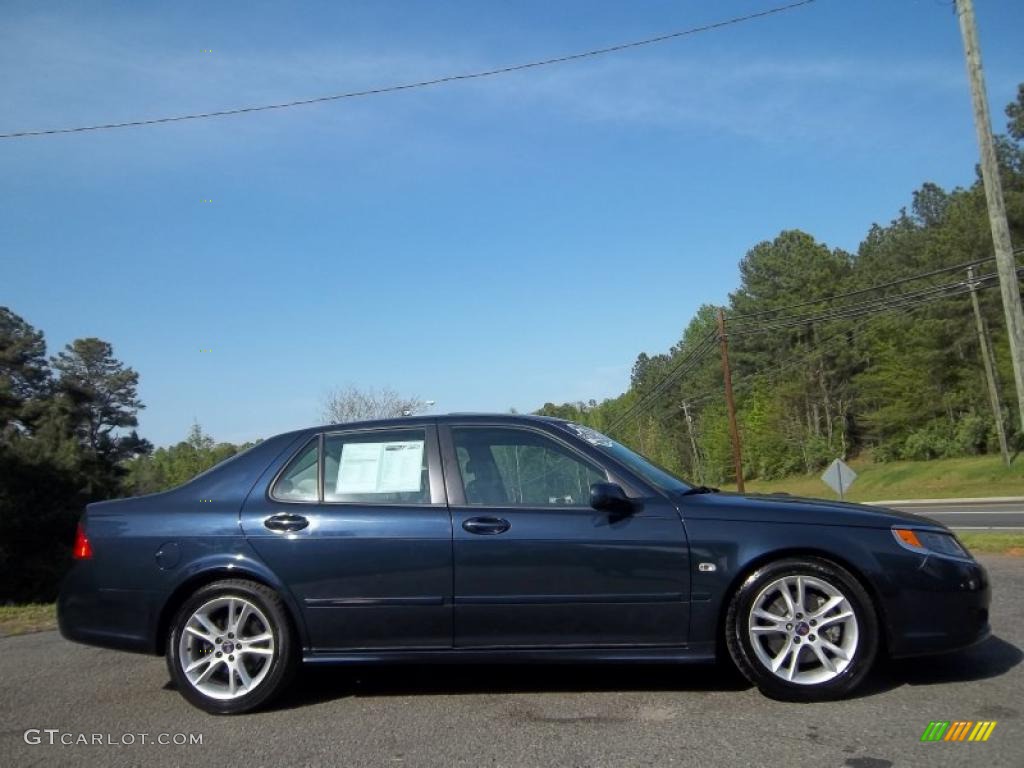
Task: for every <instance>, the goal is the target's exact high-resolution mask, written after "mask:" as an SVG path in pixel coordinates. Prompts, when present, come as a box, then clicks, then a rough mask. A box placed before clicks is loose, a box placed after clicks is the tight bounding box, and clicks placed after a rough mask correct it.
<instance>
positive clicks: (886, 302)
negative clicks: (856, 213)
mask: <svg viewBox="0 0 1024 768" xmlns="http://www.w3.org/2000/svg"><path fill="white" fill-rule="evenodd" d="M1022 271H1024V267H1018V268H1017V274H1018V275H1020V274H1022ZM996 279H998V275H996V274H995V273H991V274H988V275H981V276H979V277H977V278H975V282H976V283H977V284H978V285H979V286H981V287H986V288H987V287H989V284H990V283H991V282H992V281H994V280H996ZM982 284H984V285H982ZM969 290H970V286H969V284H968V282H967V281H966V280H958V281H956V282H953V283H944V284H942V285H937V286H931V287H929V288H923V289H920V290H917V291H910V292H908V293H902V294H896V295H891V296H881V297H878V298H875V299H870V300H868V301H864V302H859V303H857V304H852V305H850V306H846V307H837V308H835V309H830V310H827V311H825V312H823V313H821V314H818V315H802V316H795V317H789V318H779V319H777V320H775V321H770V322H768V323H766V324H764V325H761V326H757V327H749V328H739V329H735V330H730V335H735V336H747V335H751V334H755V333H771V332H773V331H781V330H786V329H788V328H794V327H798V326H803V325H809V324H812V323H816V322H823V321H828V320H843V319H850V318H854V317H860V316H862V315H866V314H871V313H872V312H884V311H887V310H890V309H898V308H900V307H902V306H909V305H913V304H914V303H917V302H918V301H929V300H931V299H933V298H934V299H942V298H950V297H952V296H959V295H960V294H962V293H965V292H968V291H969Z"/></svg>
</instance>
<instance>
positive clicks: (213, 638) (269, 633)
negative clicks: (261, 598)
mask: <svg viewBox="0 0 1024 768" xmlns="http://www.w3.org/2000/svg"><path fill="white" fill-rule="evenodd" d="M275 652H276V645H275V641H274V632H273V629H272V628H271V623H270V621H269V620H268V619H267V617H266V615H264V613H263V611H261V610H260V609H259V607H257V606H256V605H255V604H254V603H252V602H250V601H249V600H247V599H245V598H243V597H233V596H223V597H217V598H214V599H213V600H210V601H208V602H206V603H204V604H203V605H201V606H200V607H199V608H197V609H196V610H195V611H194V612H193V613H192V615H191V616H190V617H189V619H188V621H187V622H186V623H185V625H184V628H183V629H182V631H181V638H180V640H179V642H178V658H179V663H180V664H181V669H182V672H184V674H185V677H186V679H187V680H188V681H189V683H191V684H192V687H194V688H195V689H196V690H197V691H199V692H200V693H202V694H204V695H205V696H208V697H210V698H213V699H221V700H228V699H236V698H239V697H241V696H244V695H246V694H248V693H251V692H252V691H253V690H254V689H255V688H256V687H257V686H258V685H259V684H260V683H262V682H263V679H264V678H265V677H266V676H267V673H268V672H269V671H270V668H271V665H272V662H273V660H274V655H275Z"/></svg>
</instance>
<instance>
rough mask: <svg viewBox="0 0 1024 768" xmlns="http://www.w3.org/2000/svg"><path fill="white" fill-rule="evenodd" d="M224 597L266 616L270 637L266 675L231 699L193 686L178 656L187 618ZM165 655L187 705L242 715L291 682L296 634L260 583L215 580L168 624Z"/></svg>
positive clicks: (277, 599) (295, 661)
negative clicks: (237, 599)
mask: <svg viewBox="0 0 1024 768" xmlns="http://www.w3.org/2000/svg"><path fill="white" fill-rule="evenodd" d="M224 597H236V598H240V599H243V600H246V601H248V602H249V603H251V604H253V605H254V606H256V607H257V608H258V609H259V610H260V611H261V612H262V613H263V616H265V617H266V619H267V623H268V624H269V627H268V628H269V630H270V633H271V634H272V635H273V648H274V655H273V656H272V657H270V660H269V661H267V662H265V663H266V664H267V665H269V667H268V669H267V671H266V674H265V675H264V676H263V678H262V680H261V681H260V682H259V683H258V685H256V686H255V687H254V688H253V690H252V691H250V692H249V693H245V694H242V695H240V696H238V697H237V698H232V699H219V698H215V697H213V696H209V695H207V694H205V693H203V691H201V690H199V689H198V688H197V687H196V686H194V685H193V684H192V682H191V681H190V680H189V679H188V677H187V676H186V674H185V671H184V670H183V669H182V664H181V661H180V655H179V654H180V650H179V645H180V640H181V635H182V632H184V631H185V626H186V624H187V622H188V621H189V618H190V617H191V616H192V615H193V614H194V613H195V612H196V611H197V610H198V609H200V608H202V607H203V606H204V605H207V604H208V603H209V602H210V601H212V600H215V599H217V598H224ZM166 655H167V669H168V671H169V672H170V675H171V680H172V681H173V682H174V684H175V686H176V687H177V689H178V692H179V693H181V695H182V696H184V697H185V699H186V700H187V701H188V702H189V703H190V704H193V705H194V706H196V707H198V708H199V709H202V710H204V711H206V712H209V713H211V714H214V715H235V714H241V713H243V712H250V711H252V710H254V709H256V708H258V707H260V706H263V705H264V704H266V703H268V702H269V701H270V700H271V699H272V698H274V697H275V696H277V695H278V694H280V693H281V692H282V691H283V690H284V689H285V688H286V687H287V685H288V683H289V682H291V679H292V677H293V676H294V674H295V671H296V668H297V666H298V662H299V654H298V648H297V644H296V642H295V633H294V632H293V630H292V627H291V622H290V620H289V617H288V612H287V609H286V608H285V606H284V603H283V602H282V600H281V598H280V596H279V595H278V594H277V593H276V592H275V591H274V590H272V589H270V588H269V587H266V586H264V585H263V584H259V583H258V582H254V581H248V580H244V579H225V580H223V581H216V582H213V583H211V584H207V585H206V586H204V587H201V588H200V589H198V590H197V591H196V592H195V593H194V594H193V595H192V596H191V597H189V598H188V599H187V600H186V601H185V602H184V603H183V604H182V606H181V608H180V609H179V610H178V613H177V614H176V615H175V617H174V620H173V621H172V622H171V626H170V631H169V634H168V638H167V654H166ZM233 658H234V657H232V659H233ZM239 659H241V656H239ZM258 663H261V664H262V662H258ZM260 669H262V666H261V667H260Z"/></svg>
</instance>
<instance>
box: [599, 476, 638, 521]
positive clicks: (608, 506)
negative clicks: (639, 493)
mask: <svg viewBox="0 0 1024 768" xmlns="http://www.w3.org/2000/svg"><path fill="white" fill-rule="evenodd" d="M590 506H592V507H593V508H594V509H601V510H604V511H606V512H614V513H616V514H620V515H629V514H632V512H633V502H632V501H630V499H629V497H628V496H627V495H626V492H625V491H624V490H622V486H621V485H619V484H618V483H594V484H593V485H591V486H590Z"/></svg>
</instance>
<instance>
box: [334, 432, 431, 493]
mask: <svg viewBox="0 0 1024 768" xmlns="http://www.w3.org/2000/svg"><path fill="white" fill-rule="evenodd" d="M422 468H423V441H422V440H408V441H404V442H395V443H346V444H345V445H344V446H343V447H342V450H341V461H340V462H338V485H337V491H336V492H337V493H346V494H347V493H406V492H410V491H418V490H420V482H421V479H420V475H421V472H422Z"/></svg>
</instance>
